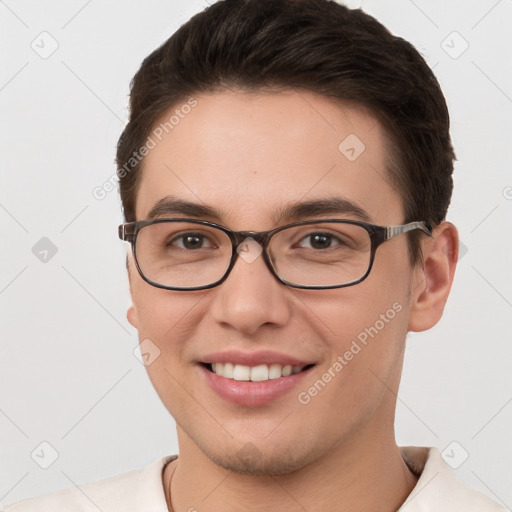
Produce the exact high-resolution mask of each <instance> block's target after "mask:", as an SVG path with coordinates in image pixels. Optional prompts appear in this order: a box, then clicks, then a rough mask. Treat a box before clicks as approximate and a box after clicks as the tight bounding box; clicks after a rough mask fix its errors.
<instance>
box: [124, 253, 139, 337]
mask: <svg viewBox="0 0 512 512" xmlns="http://www.w3.org/2000/svg"><path fill="white" fill-rule="evenodd" d="M126 271H127V273H128V283H129V285H130V295H132V294H133V289H132V270H131V265H130V255H129V254H127V255H126ZM132 300H133V299H132ZM126 318H127V320H128V322H130V324H131V325H133V327H135V329H138V323H139V321H138V318H137V310H136V309H135V306H134V305H133V302H132V303H131V304H130V306H129V307H128V310H127V311H126Z"/></svg>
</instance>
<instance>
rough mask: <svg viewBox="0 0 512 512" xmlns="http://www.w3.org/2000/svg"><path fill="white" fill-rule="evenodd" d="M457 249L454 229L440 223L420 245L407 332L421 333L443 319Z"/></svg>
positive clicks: (448, 224)
mask: <svg viewBox="0 0 512 512" xmlns="http://www.w3.org/2000/svg"><path fill="white" fill-rule="evenodd" d="M458 249H459V235H458V232H457V228H456V227H455V226H454V225H453V224H451V223H450V222H442V223H441V224H440V225H439V226H437V227H436V228H435V229H434V233H433V235H432V238H431V239H425V240H424V242H423V244H422V251H423V262H422V263H421V262H420V263H418V264H417V267H416V269H415V271H414V272H415V278H414V281H413V289H412V290H411V307H410V316H409V326H408V330H409V331H415V332H419V331H425V330H427V329H430V328H431V327H434V325H436V324H437V322H439V320H440V319H441V316H442V315H443V311H444V307H445V304H446V301H447V300H448V295H449V293H450V289H451V286H452V282H453V277H454V274H455V267H456V266H457V257H458Z"/></svg>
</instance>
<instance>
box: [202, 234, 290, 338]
mask: <svg viewBox="0 0 512 512" xmlns="http://www.w3.org/2000/svg"><path fill="white" fill-rule="evenodd" d="M238 254H239V255H238V258H237V261H236V263H235V265H234V267H233V269H232V270H231V273H230V274H229V276H228V277H227V279H226V280H225V281H224V282H223V283H222V284H220V285H219V286H218V288H217V290H216V294H215V298H214V299H213V304H212V308H211V313H212V315H213V318H214V320H215V321H216V322H218V323H221V324H224V325H229V326H231V327H232V328H234V329H236V330H238V331H239V332H242V333H244V334H248V335H252V334H255V333H256V332H257V331H258V329H260V328H261V327H262V326H264V325H267V326H283V325H285V324H286V323H287V322H288V320H289V319H290V316H291V311H290V306H291V305H290V303H289V300H287V294H288V293H289V291H288V289H287V287H286V286H285V285H283V284H282V283H280V282H279V281H278V280H277V279H276V278H275V277H274V276H273V275H272V273H271V272H270V270H269V269H268V267H267V265H266V263H265V260H264V259H263V254H262V249H261V246H260V245H259V244H258V243H257V242H255V241H254V240H250V239H249V240H248V241H247V242H244V243H242V244H241V245H240V246H239V249H238Z"/></svg>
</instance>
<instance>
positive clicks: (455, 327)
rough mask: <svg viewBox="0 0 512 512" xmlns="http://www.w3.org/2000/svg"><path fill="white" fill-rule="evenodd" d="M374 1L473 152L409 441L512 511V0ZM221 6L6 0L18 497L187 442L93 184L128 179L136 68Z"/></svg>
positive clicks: (1, 6)
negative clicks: (141, 357)
mask: <svg viewBox="0 0 512 512" xmlns="http://www.w3.org/2000/svg"><path fill="white" fill-rule="evenodd" d="M361 4H362V5H363V8H364V9H365V10H367V11H368V12H369V13H371V14H373V15H375V16H376V17H377V18H378V19H379V20H380V21H382V22H383V23H384V24H385V25H386V26H387V27H389V28H390V30H391V31H392V32H394V33H396V34H398V35H400V36H402V37H404V38H406V39H408V40H410V41H411V42H412V43H413V44H414V45H415V46H416V47H417V48H418V50H419V51H420V52H421V53H422V54H423V55H424V56H425V58H426V59H427V61H428V63H429V64H430V65H431V66H432V67H433V68H434V70H435V73H436V75H437V76H438V78H439V81H440V83H441V86H442V87H443V90H444V91H445V95H446V97H447V101H448V104H449V108H450V111H451V118H452V127H453V128H452V135H453V141H454V145H455V148H456V153H457V157H458V162H457V164H456V171H455V195H454V198H453V202H452V205H451V208H450V211H449V220H451V221H453V222H454V223H455V224H456V225H457V226H458V228H459V230H460V235H461V239H462V242H463V244H464V245H463V253H462V258H461V260H460V264H459V268H458V271H457V275H456V280H455V284H454V287H453V292H452V295H451V298H450V300H449V302H448V305H447V308H446V312H445V316H444V318H443V320H442V321H441V322H440V323H439V324H438V325H437V326H436V327H435V328H434V329H432V330H431V331H429V332H427V333H422V334H412V335H410V337H409V340H408V350H407V355H406V363H405V370H404V376H403V381H402V387H401V390H400V393H399V396H398V411H397V422H396V432H397V440H398V442H399V444H414V445H429V446H437V447H439V448H440V449H441V450H442V451H444V454H445V458H446V460H447V461H448V462H449V463H450V464H451V465H452V466H454V467H457V466H458V468H457V469H456V473H457V475H458V477H459V478H460V479H462V480H463V481H464V482H466V484H468V485H469V486H472V487H475V488H477V489H479V490H481V491H483V492H484V493H486V494H488V495H489V496H491V497H493V498H494V499H495V500H497V501H498V502H501V503H502V505H505V506H507V507H508V508H510V507H511V506H512V485H511V474H512V443H511V441H510V432H512V429H511V425H512V379H511V376H510V361H511V355H512V327H511V319H512V272H511V264H510V262H511V257H512V243H511V241H510V235H511V233H512V173H511V171H510V169H511V164H510V162H511V161H512V151H511V146H512V138H511V135H512V72H511V68H510V63H511V62H512V35H511V33H512V31H511V30H510V27H511V26H512V25H511V21H512V1H511V0H501V1H496V0H482V1H478V2H477V1H472V2H468V1H462V0H458V1H452V2H444V1H441V0H436V1H432V0H430V1H426V0H415V1H412V0H393V1H386V2H383V1H377V0H374V1H367V2H360V1H353V2H348V5H350V6H351V7H358V6H360V5H361ZM205 6H206V3H205V2H204V1H198V0H194V1H187V2H177V1H156V0H152V1H144V2H142V1H139V2H133V1H130V2H128V1H125V2H120V1H118V2H114V1H112V0H103V1H99V0H89V1H88V2H87V1H84V0H73V1H66V2H64V1H60V2H58V1H46V2H37V1H35V0H31V1H25V2H15V1H14V0H5V1H0V45H1V46H0V47H1V48H2V54H1V58H0V109H1V110H0V111H1V118H0V155H1V158H0V168H1V187H0V225H1V244H2V245H1V247H2V250H1V251H0V322H1V345H0V379H1V380H0V449H1V454H0V461H1V468H0V502H1V503H4V504H6V503H11V502H14V501H18V500H20V499H23V498H26V497H30V496H34V495H38V494H42V493H47V492H50V491H53V490H56V489H60V488H63V487H68V486H70V485H73V484H77V483H84V482H86V481H89V480H95V479H100V478H104V477H107V476H110V475H114V474H118V473H121V472H124V471H128V470H130V469H134V468H138V467H142V466H144V465H146V464H148V463H149V462H151V461H153V460H154V459H156V458H158V457H161V456H163V455H165V454H170V453H176V451H177V443H176V437H175V429H174V422H173V420H172V419H171V418H170V416H169V415H168V413H167V412H166V410H165V409H164V408H163V406H162V405H161V404H160V402H159V399H158V397H157V395H156V393H155V392H154V391H153V389H152V387H151V384H150V382H149V380H148V378H147V376H146V372H145V368H144V366H143V365H142V364H141V363H140V362H139V361H138V359H137V358H136V357H135V355H134V352H133V351H134V348H135V347H136V345H137V334H136V332H135V331H134V329H133V328H132V327H131V326H130V325H129V324H128V322H127V320H126V308H127V307H128V305H129V295H128V286H127V279H126V275H125V268H124V254H125V249H124V245H123V243H122V242H120V241H119V240H118V238H117V234H116V227H117V225H118V224H119V223H120V222H121V221H122V218H121V210H120V204H119V198H118V193H117V190H114V191H112V192H110V193H108V194H107V195H106V197H105V198H104V199H103V200H98V199H95V197H94V196H93V190H94V188H95V187H97V186H101V185H102V184H103V183H104V182H105V181H107V180H108V179H109V178H111V176H112V175H113V173H114V172H115V165H114V147H115V143H116V141H117V138H118V136H119V134H120V132H121V130H122V128H123V126H124V123H125V119H126V113H127V110H126V107H127V93H128V84H129V81H130V78H131V77H132V76H133V74H134V73H135V71H136V70H137V69H138V67H139V65H140V63H141V61H142V59H143V58H144V57H145V56H146V55H147V54H148V53H150V52H151V51H152V50H153V49H154V48H156V46H158V45H159V44H161V43H162V42H163V41H164V40H165V39H166V38H167V37H169V36H170V35H171V33H172V32H173V31H174V30H175V29H176V28H177V27H178V26H179V25H180V24H182V23H183V22H184V21H186V19H188V17H189V16H190V15H191V14H193V13H195V12H197V11H199V10H201V9H202V8H204V7H205ZM42 32H47V33H48V34H43V35H41V33H42ZM454 32H456V33H454ZM57 44H58V48H56V50H55V51H54V52H53V53H52V54H51V55H49V53H50V52H51V50H52V49H53V46H56V45H57ZM466 46H468V47H467V49H466ZM43 237H47V238H48V239H49V240H50V241H51V244H50V243H49V242H48V240H43V241H41V239H42V238H43ZM34 246H35V249H34ZM52 248H53V252H54V251H55V249H56V250H57V252H56V253H55V254H53V253H52ZM45 250H47V251H48V253H45V252H44V251H45ZM34 253H35V254H34ZM44 257H46V261H41V259H40V258H43V259H44ZM42 442H45V443H49V445H51V446H49V445H48V444H43V445H41V443H42ZM31 454H32V455H31ZM56 457H57V458H56ZM466 457H467V458H466ZM54 459H55V460H54ZM42 466H49V467H48V468H47V469H44V468H43V467H42Z"/></svg>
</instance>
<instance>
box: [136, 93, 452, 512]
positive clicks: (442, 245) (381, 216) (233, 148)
mask: <svg viewBox="0 0 512 512" xmlns="http://www.w3.org/2000/svg"><path fill="white" fill-rule="evenodd" d="M196 99H197V102H198V104H197V106H196V107H195V108H194V109H193V110H192V111H191V113H190V114H189V115H187V116H186V117H185V118H184V119H182V120H181V121H180V123H179V125H177V126H176V127H175V128H174V129H173V130H172V131H170V132H169V133H168V134H166V135H165V136H164V138H163V139H162V141H161V142H159V143H158V145H157V146H156V147H155V148H154V149H152V150H151V151H150V152H149V154H148V155H147V156H146V158H145V161H144V165H143V174H142V179H141V182H140V187H139V190H138V194H137V203H136V216H137V220H139V219H144V218H147V215H148V212H149V211H150V209H151V208H152V207H153V205H154V204H155V203H156V202H157V201H159V200H160V199H162V198H163V197H165V196H166V195H169V194H172V195H173V196H174V197H176V198H179V199H182V200H186V201H191V202H195V203H199V204H207V205H209V206H213V207H215V208H217V209H218V210H219V211H220V212H221V218H220V219H218V220H216V221H217V222H218V223H220V224H222V225H224V226H226V227H228V228H230V229H233V230H254V231H263V230H268V229H272V228H274V227H276V224H275V222H274V219H273V215H274V213H275V211H276V210H277V209H279V208H282V207H283V205H287V204H288V203H291V202H296V201H299V200H300V201H306V200H311V199H323V198H327V197H330V196H332V195H333V192H335V193H336V194H338V195H342V196H343V197H345V198H348V199H350V200H351V201H353V202H355V203H356V204H357V205H358V206H360V207H361V208H363V209H364V210H365V211H366V212H367V213H368V215H369V217H370V220H371V222H373V223H375V224H378V225H383V226H387V225H397V224H402V223H403V205H402V201H401V198H400V196H399V194H398V192H397V191H396V190H395V188H394V187H393V186H392V184H391V182H390V179H389V178H388V173H387V171H386V169H385V165H384V162H385V161H386V156H387V155H386V143H385V137H384V131H383V128H382V126H381V125H380V124H379V123H378V122H377V121H376V119H375V118H374V117H373V116H372V115H371V114H370V113H369V112H367V111H366V110H365V109H362V108H361V107H359V108H358V107H354V106H348V105H345V106H340V105H339V104H334V103H333V102H332V101H331V100H329V99H328V98H325V97H322V96H319V95H316V94H314V93H311V92H305V91H300V92H297V91H285V92H260V93H258V94H256V93H254V92H253V93H248V92H243V91H219V92H216V93H213V94H208V95H206V94H203V95H198V96H196ZM172 110H173V109H171V111H172ZM171 111H170V112H171ZM165 117H166V116H163V118H165ZM349 134H356V135H357V137H358V138H359V139H360V140H361V141H363V142H364V144H365V146H366V149H365V151H364V152H363V153H362V154H361V155H360V156H359V157H358V158H357V159H356V160H355V161H349V160H348V159H347V158H346V157H345V156H344V155H343V154H342V153H341V152H340V151H339V150H338V145H339V144H340V142H341V141H343V140H344V139H345V138H346V137H347V136H348V135H349ZM167 216H168V215H167ZM309 218H355V217H353V216H351V215H347V214H343V215H341V214H339V215H333V214H329V215H323V216H320V217H309ZM204 220H213V219H210V218H205V219H204ZM356 220H357V219H356ZM417 220H422V219H417ZM457 240H458V238H457V231H456V229H455V227H454V226H453V225H452V224H450V223H447V222H444V223H442V224H441V225H440V226H438V227H437V228H436V229H435V233H434V237H433V239H429V238H425V239H424V240H423V242H422V249H423V255H424V260H423V263H420V264H417V265H415V266H412V265H411V263H410V261H409V254H408V248H407V238H406V236H405V235H402V236H399V237H397V238H395V239H393V240H391V241H388V242H386V243H385V244H384V245H382V246H381V247H380V248H379V249H378V251H377V256H376V260H375V263H374V266H373V269H372V271H371V274H370V276H369V277H368V278H367V279H366V280H365V281H363V282H362V283H360V284H358V285H355V286H350V287H347V288H341V289H332V290H300V289H292V288H290V287H287V286H284V285H282V284H281V283H279V282H278V281H277V280H276V279H275V278H274V277H273V276H272V275H271V273H270V272H269V271H268V269H267V267H266V266H265V264H264V262H263V259H262V258H261V257H259V258H257V259H256V260H255V261H253V262H252V263H246V262H245V261H244V260H243V259H241V258H239V259H238V261H237V263H236V265H235V267H234V269H233V270H232V272H231V274H230V276H229V277H228V279H227V280H226V281H225V282H224V283H222V284H221V285H219V286H218V287H216V288H213V289H210V290H201V291H194V292H179V291H169V290H162V289H158V288H155V287H152V286H150V285H149V284H147V283H146V282H144V281H143V280H142V279H141V278H140V276H139V274H138V273H137V271H136V269H135V266H134V262H133V256H132V255H131V254H129V256H128V268H129V277H130V290H131V296H132V302H133V304H132V306H130V308H129V310H128V314H127V316H128V320H129V321H130V323H131V324H132V325H133V326H134V327H135V328H136V329H137V330H138V332H139V338H140V340H144V339H146V338H149V339H150V340H152V342H153V343H155V344H156V345H157V346H158V347H159V349H160V351H161V354H160V357H158V358H157V359H156V360H155V361H154V362H153V363H152V364H151V365H149V366H148V367H147V369H148V373H149V376H150V378H151V381H152V383H153V385H154V387H155V389H156V391H157V392H158V394H159V396H160V398H161V400H162V401H163V403H164V404H165V406H166V407H167V409H168V410H169V412H170V413H171V414H172V416H173V417H174V418H175V420H176V423H177V432H178V442H179V459H178V460H177V461H175V462H173V463H171V464H169V465H168V466H167V467H166V469H165V472H164V475H163V484H164V489H165V492H166V498H167V499H168V503H170V497H169V494H168V492H167V489H168V488H169V480H170V477H171V474H172V472H173V471H175V472H174V476H173V478H172V486H171V494H172V507H173V509H174V510H175V511H182V510H189V509H190V508H191V507H194V508H195V509H197V510H200V511H203V510H204V511H216V512H223V511H232V510H233V511H234V510H247V511H267V512H268V511H274V510H275V511H278V510H279V511H281V510H287V511H295V510H304V509H306V510H308V511H310V512H314V511H329V510H333V511H334V510H336V511H349V510H350V511H354V510H365V511H367V512H371V511H377V510H378V511H379V512H386V511H389V512H391V511H394V510H397V509H398V508H399V506H400V505H401V504H402V503H403V502H404V500H405V499H406V497H407V496H408V494H409V493H410V492H411V490H412V488H413V487H414V485H415V483H416V480H417V479H416V477H414V475H412V474H411V473H410V471H409V470H408V468H407V466H406V465H405V463H404V461H403V459H402V457H401V456H400V452H399V450H398V447H397V445H396V442H395V438H394V427H393V422H394V413H395V405H396V393H397V392H398V385H399V381H400V375H401V369H402V363H403V356H404V349H405V339H406V334H407V332H408V331H422V330H426V329H429V328H431V327H432V326H434V325H435V324H436V323H437V322H438V321H439V319H440V317H441V315H442V312H443V308H444V305H445V302H446V300H447V297H448V294H449V290H450V287H451V283H452V280H453V275H454V270H455V265H456V259H457V250H458V241H457ZM394 303H399V304H400V305H401V306H402V311H401V312H399V313H397V314H396V316H395V317H394V318H393V319H392V320H391V321H389V323H386V325H385V327H384V328H383V329H382V330H380V331H379V334H378V335H377V336H375V337H374V338H373V339H371V340H370V341H369V343H368V345H367V346H365V347H364V348H363V350H361V351H360V352H359V353H358V354H357V356H355V357H354V358H353V359H352V360H351V361H350V362H349V363H348V364H347V365H346V366H345V367H344V368H343V370H342V371H341V372H339V374H337V375H336V377H335V378H333V379H332V381H331V382H330V383H329V384H328V385H327V386H326V387H325V388H324V389H322V391H321V392H320V393H318V395H317V396H315V397H314V398H313V399H312V400H311V401H310V402H309V403H308V404H306V405H304V404H301V403H299V401H298V400H297V394H298V392H299V391H304V390H307V389H308V388H309V387H310V386H311V385H312V384H313V383H314V382H315V381H316V380H317V379H319V378H321V376H322V374H323V373H324V372H326V371H327V370H328V368H329V367H331V366H332V364H333V362H334V361H335V360H336V358H337V356H339V355H341V354H344V353H345V352H346V351H347V350H348V349H349V348H350V345H351V342H352V340H354V339H355V338H356V337H357V335H358V334H359V333H360V332H361V331H363V330H364V329H365V328H366V327H369V326H372V325H374V324H375V322H376V320H378V319H379V318H380V315H381V314H383V313H385V312H386V311H387V310H388V309H389V308H391V307H392V305H393V304H394ZM228 348H230V349H231V348H236V349H240V350H244V351H248V352H250V351H255V350H257V349H271V350H275V351H278V352H281V353H285V354H291V355H293V356H295V357H298V358H299V359H302V360H306V361H313V362H315V363H316V366H315V368H314V369H313V370H312V373H311V375H310V377H308V378H307V379H306V381H304V384H303V385H302V384H301V386H300V389H293V390H291V391H290V392H288V393H287V394H286V395H284V396H282V397H280V398H278V399H277V400H274V401H273V402H271V403H270V404H267V405H265V406H260V407H244V406H240V405H235V404H231V403H228V402H227V401H225V400H224V399H222V398H220V397H219V396H218V395H217V394H216V393H215V392H214V391H212V390H211V389H210V388H209V386H208V385H207V384H206V382H205V380H204V378H203V375H202V373H201V371H200V369H199V367H198V364H197V363H198V361H201V360H204V357H205V356H206V355H207V354H209V353H211V352H216V351H220V350H224V349H228ZM248 447H249V448H250V449H251V450H252V451H253V452H254V453H255V456H253V458H252V460H250V461H249V460H247V458H244V457H242V456H241V454H243V453H245V451H247V450H248V449H249V448H248ZM240 450H242V452H240ZM244 450H245V451H244Z"/></svg>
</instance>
